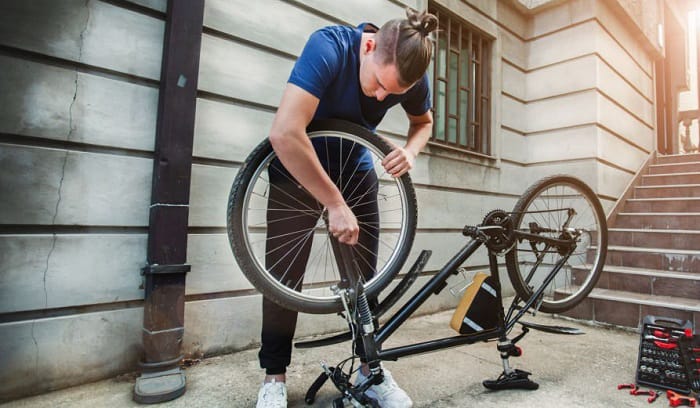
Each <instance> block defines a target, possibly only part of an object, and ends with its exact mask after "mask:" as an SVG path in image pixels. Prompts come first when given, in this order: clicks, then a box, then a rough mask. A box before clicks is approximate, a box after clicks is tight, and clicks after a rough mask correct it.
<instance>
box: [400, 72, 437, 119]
mask: <svg viewBox="0 0 700 408" xmlns="http://www.w3.org/2000/svg"><path fill="white" fill-rule="evenodd" d="M429 84H430V81H429V80H428V74H427V73H426V74H424V75H423V78H421V79H420V80H419V81H418V82H417V83H416V84H415V85H414V86H413V88H411V89H410V90H409V91H408V95H406V99H405V100H404V101H403V102H401V106H402V107H403V109H404V110H405V111H406V113H408V114H409V115H413V116H420V115H422V114H424V113H425V112H427V111H428V110H430V108H431V107H432V105H433V103H432V96H431V93H430V85H429Z"/></svg>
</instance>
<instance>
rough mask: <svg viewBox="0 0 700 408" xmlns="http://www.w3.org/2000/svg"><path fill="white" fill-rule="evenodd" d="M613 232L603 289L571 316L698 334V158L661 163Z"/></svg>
mask: <svg viewBox="0 0 700 408" xmlns="http://www.w3.org/2000/svg"><path fill="white" fill-rule="evenodd" d="M631 188H632V189H633V191H629V192H628V193H629V194H627V196H628V197H629V198H627V199H626V200H625V201H624V202H623V203H622V206H621V207H619V211H614V214H613V215H612V217H610V219H611V220H610V222H609V224H610V225H608V231H609V235H608V236H609V239H608V241H609V242H608V257H607V261H606V265H605V268H604V270H603V274H602V275H601V277H600V281H599V282H598V286H597V288H596V289H594V290H593V292H592V293H591V294H590V295H589V297H588V298H587V299H586V300H584V301H583V302H582V303H581V304H580V305H579V306H577V307H576V308H574V309H573V310H571V311H570V312H567V313H566V315H567V316H570V317H575V318H580V319H586V320H594V321H597V322H602V323H609V324H614V325H620V326H627V327H633V328H637V327H640V323H641V320H642V319H643V318H644V316H646V315H655V316H665V317H672V318H677V319H682V320H690V321H691V322H694V324H695V327H696V328H698V329H700V154H687V155H673V156H659V157H657V158H656V160H655V161H654V162H653V163H652V164H651V165H649V166H648V168H647V169H646V170H645V171H643V172H642V174H640V177H639V178H638V182H637V183H636V185H634V186H633V187H631Z"/></svg>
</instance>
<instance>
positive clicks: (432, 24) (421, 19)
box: [406, 8, 438, 37]
mask: <svg viewBox="0 0 700 408" xmlns="http://www.w3.org/2000/svg"><path fill="white" fill-rule="evenodd" d="M406 17H407V18H408V23H409V24H410V25H411V27H412V28H413V29H415V30H416V31H418V32H419V33H421V35H423V36H424V37H427V36H428V35H429V34H430V33H432V32H433V31H435V30H436V29H437V27H438V19H437V17H435V15H433V14H430V13H428V11H427V10H423V11H420V12H417V11H414V10H411V9H410V8H406Z"/></svg>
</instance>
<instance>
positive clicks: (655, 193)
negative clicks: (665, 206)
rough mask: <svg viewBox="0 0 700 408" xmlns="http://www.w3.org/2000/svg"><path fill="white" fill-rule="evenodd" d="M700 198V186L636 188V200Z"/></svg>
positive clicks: (674, 185) (678, 185)
mask: <svg viewBox="0 0 700 408" xmlns="http://www.w3.org/2000/svg"><path fill="white" fill-rule="evenodd" d="M669 197H700V184H670V185H666V186H636V187H635V188H634V198H669Z"/></svg>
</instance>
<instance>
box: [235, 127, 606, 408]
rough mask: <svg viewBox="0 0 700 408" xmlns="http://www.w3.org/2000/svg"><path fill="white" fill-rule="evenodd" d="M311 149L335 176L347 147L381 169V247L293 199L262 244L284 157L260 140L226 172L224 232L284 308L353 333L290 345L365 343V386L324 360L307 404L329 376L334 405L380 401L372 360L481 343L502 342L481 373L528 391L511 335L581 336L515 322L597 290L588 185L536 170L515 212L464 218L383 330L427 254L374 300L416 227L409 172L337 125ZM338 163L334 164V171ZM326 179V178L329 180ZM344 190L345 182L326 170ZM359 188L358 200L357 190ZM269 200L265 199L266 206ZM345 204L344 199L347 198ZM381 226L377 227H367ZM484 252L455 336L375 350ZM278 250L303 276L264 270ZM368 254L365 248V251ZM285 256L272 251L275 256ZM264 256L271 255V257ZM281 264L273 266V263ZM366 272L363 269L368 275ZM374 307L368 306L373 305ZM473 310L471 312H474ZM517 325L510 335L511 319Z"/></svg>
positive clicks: (594, 205)
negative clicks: (373, 389)
mask: <svg viewBox="0 0 700 408" xmlns="http://www.w3.org/2000/svg"><path fill="white" fill-rule="evenodd" d="M307 133H308V135H309V137H310V138H311V139H312V141H313V143H314V145H315V146H319V145H322V146H324V147H325V150H326V151H328V149H329V148H330V149H333V150H334V151H335V153H336V154H335V155H334V156H335V157H336V158H337V159H338V161H337V162H334V163H333V164H327V171H328V172H329V174H332V175H333V176H334V177H338V175H339V174H344V169H345V163H344V162H343V161H344V160H345V159H348V160H349V159H350V157H351V156H352V155H353V154H358V151H360V152H362V154H369V155H370V156H371V158H372V163H374V167H375V171H376V172H377V174H378V178H377V183H376V188H377V191H378V192H377V199H376V205H377V213H378V215H379V217H378V220H376V219H375V220H374V222H373V223H364V222H363V221H362V220H358V222H359V224H360V228H361V229H365V230H366V231H371V232H372V233H373V234H375V235H376V237H377V240H378V243H379V244H378V245H377V248H378V249H377V251H374V253H372V254H370V256H369V258H371V259H367V258H368V255H367V254H368V248H356V247H351V246H347V245H343V244H340V243H339V242H338V241H337V240H336V239H335V238H333V237H332V235H331V234H329V233H328V230H327V225H326V224H327V219H326V218H325V217H324V215H325V210H324V209H323V208H322V207H321V206H319V205H316V206H313V205H308V204H305V205H303V206H302V205H300V206H299V207H300V208H284V209H283V210H284V211H286V212H284V214H285V216H286V217H289V218H284V217H282V218H275V219H274V222H285V221H289V219H291V217H305V219H308V220H310V221H308V222H307V224H308V225H306V226H305V228H303V230H300V231H294V233H290V234H289V235H288V236H285V237H284V238H285V239H282V240H279V239H278V240H276V241H280V245H279V246H277V247H272V246H271V244H270V243H269V242H267V229H268V227H269V226H270V225H269V224H268V221H269V220H271V219H272V218H270V213H271V212H272V211H275V210H277V211H279V210H280V209H279V208H276V205H275V203H274V202H273V201H274V199H271V198H270V197H271V196H272V195H273V194H274V192H275V189H276V186H275V184H274V183H270V180H269V177H268V174H269V173H270V171H273V172H275V173H276V172H278V171H279V170H280V169H279V166H281V164H280V163H279V162H278V161H277V160H276V159H275V154H274V151H273V149H272V147H271V145H270V144H269V142H268V141H267V140H265V141H263V142H262V143H261V144H260V145H259V146H258V147H257V148H256V149H254V150H253V152H252V153H251V154H250V155H249V157H248V159H247V160H246V162H245V163H244V165H243V167H242V168H241V169H240V171H239V172H238V175H237V176H236V179H235V180H234V183H233V186H232V188H231V193H230V196H229V203H228V204H229V205H228V211H227V230H228V235H229V241H230V244H231V247H232V250H233V253H234V256H235V258H236V260H237V262H238V264H239V266H240V267H241V270H242V272H243V273H244V275H245V276H246V277H247V278H248V280H249V281H250V282H251V283H252V284H253V286H254V287H255V288H256V289H258V290H259V291H260V292H261V293H262V294H263V295H264V296H267V297H268V298H269V299H270V300H272V301H274V302H276V303H278V304H280V305H282V306H284V307H287V308H289V309H292V310H296V311H299V312H306V313H339V314H340V315H341V316H343V317H345V318H346V320H347V322H348V327H349V328H350V330H349V331H348V332H347V333H343V334H341V335H336V336H333V337H330V338H327V339H322V340H316V341H309V342H305V343H297V344H296V347H315V346H320V345H325V344H331V343H335V342H339V341H345V340H348V339H352V340H353V344H355V343H361V344H362V345H363V348H364V357H365V359H366V360H367V361H368V362H369V367H370V375H369V377H368V378H367V380H366V381H365V382H364V383H362V384H353V383H352V382H351V376H352V374H353V367H354V359H355V358H356V356H355V355H354V354H353V355H352V356H351V358H350V359H348V360H349V361H352V362H353V364H351V368H350V370H349V371H348V372H346V371H345V370H344V366H345V364H346V362H347V361H348V360H345V361H343V362H341V363H340V364H338V365H337V366H335V367H328V366H325V365H324V367H323V370H324V371H323V373H322V374H321V375H320V376H319V378H318V379H317V380H316V382H314V384H313V385H312V386H311V387H310V388H309V391H308V392H307V395H306V402H307V403H309V404H311V403H313V401H314V399H315V395H316V392H317V391H318V389H319V388H320V387H321V386H322V385H323V383H324V382H325V381H326V380H328V379H331V380H332V382H333V383H334V384H335V386H336V388H337V389H338V390H339V391H340V392H341V397H339V398H338V399H336V400H335V401H334V404H335V406H343V401H344V400H347V401H350V402H352V403H353V404H354V405H356V406H377V405H376V401H374V400H371V399H370V398H368V397H367V396H366V395H365V393H364V392H365V391H366V390H367V389H368V388H369V387H370V386H371V385H373V384H378V383H380V382H381V381H382V369H381V366H380V364H379V363H380V361H382V360H397V359H398V358H401V357H404V356H408V355H413V354H418V353H423V352H428V351H434V350H438V349H443V348H447V347H453V346H457V345H462V344H472V343H475V342H480V341H488V340H498V345H497V350H498V351H499V353H500V356H501V359H502V363H503V372H502V373H501V375H500V376H499V377H498V378H497V379H496V380H487V381H484V383H483V384H484V386H486V387H487V388H489V389H506V388H524V389H535V388H537V384H536V383H535V382H533V381H532V380H530V379H529V375H530V373H528V372H526V371H523V370H519V369H513V368H511V367H510V364H509V358H510V357H517V356H519V355H521V350H520V348H519V347H518V346H516V343H517V342H518V341H519V340H520V339H522V338H523V337H524V336H525V334H527V332H528V331H529V329H538V330H545V331H549V332H554V333H562V334H579V333H580V332H579V331H577V330H574V329H570V328H566V327H560V326H544V325H537V324H533V323H526V322H522V321H520V319H521V318H522V317H523V315H524V314H525V313H528V312H529V313H533V314H534V313H536V312H538V311H542V312H545V313H561V312H564V311H567V310H569V309H571V308H573V307H574V306H576V305H577V304H579V303H580V302H581V301H582V300H583V299H585V297H586V296H587V295H588V294H589V293H590V291H591V290H592V289H593V287H594V286H595V284H596V282H597V280H598V278H599V276H600V273H601V271H602V268H603V264H604V262H605V256H606V253H607V226H606V220H605V215H604V212H603V209H602V206H601V204H600V202H599V200H598V198H597V196H596V195H595V193H594V192H593V191H592V190H591V189H590V188H589V187H588V186H587V185H586V184H585V183H583V182H582V181H580V180H579V179H577V178H574V177H572V176H567V175H556V176H551V177H547V178H544V179H542V180H540V181H538V182H536V183H535V184H534V185H532V186H531V187H530V188H528V189H527V190H526V191H525V192H524V193H523V194H522V196H521V197H520V199H519V200H518V201H517V203H516V204H515V206H514V208H513V210H512V211H511V212H506V211H504V210H500V209H497V210H493V211H490V212H488V213H487V214H486V216H485V217H484V220H483V222H482V223H481V224H480V225H477V226H465V227H464V229H463V231H462V234H463V235H464V236H465V237H468V238H470V240H469V241H468V242H467V243H466V244H465V245H464V246H463V247H462V249H461V250H459V251H458V252H457V254H455V255H454V256H453V257H452V258H451V259H450V260H449V261H448V262H447V263H446V264H445V265H444V266H443V267H442V268H441V269H440V271H439V272H437V273H436V274H435V275H434V276H433V277H432V278H430V279H429V280H428V282H426V283H425V284H424V286H423V287H422V288H420V289H419V290H418V291H417V292H416V293H415V294H414V295H413V297H411V299H409V300H407V301H406V302H405V303H404V304H403V305H402V306H401V307H400V308H399V310H398V311H397V312H396V313H395V314H394V315H393V316H392V317H390V318H389V319H388V320H387V321H386V322H385V323H384V324H383V325H382V326H381V327H379V325H378V319H379V317H381V316H382V315H383V314H384V313H386V312H387V311H388V310H389V308H391V307H392V306H393V305H395V304H396V303H397V302H398V300H399V299H400V298H401V297H402V296H403V295H404V294H405V293H406V291H407V290H408V288H409V287H410V286H411V285H412V284H413V283H414V282H415V281H416V279H417V277H418V274H419V273H420V272H421V270H422V269H423V267H424V266H425V264H426V263H427V261H428V258H429V257H430V255H431V252H430V251H425V250H424V251H422V252H421V254H420V255H419V256H418V258H417V260H416V261H415V263H414V264H413V266H412V267H411V268H410V270H409V271H408V272H407V273H406V274H405V275H404V277H403V278H402V279H401V280H400V281H399V282H398V284H397V286H396V287H395V288H394V289H393V290H392V291H391V292H390V293H389V294H388V295H387V296H385V297H384V298H383V299H382V300H381V301H379V300H378V299H379V297H380V294H381V292H382V290H383V289H385V288H386V286H387V285H388V284H389V283H390V282H391V281H392V280H393V279H394V277H395V276H396V275H397V274H398V273H399V271H400V269H401V267H402V266H403V264H404V263H405V261H406V259H407V257H408V255H409V250H410V247H411V245H412V243H413V237H414V234H415V230H416V224H417V221H416V220H417V204H416V195H415V190H414V188H413V185H412V182H411V179H410V176H409V175H408V174H404V175H403V176H401V177H399V178H392V177H389V176H388V175H386V174H385V173H383V168H382V167H381V159H382V158H383V157H384V156H385V155H386V154H388V153H389V152H390V151H391V150H392V147H391V146H390V145H389V144H388V143H387V142H385V141H384V140H382V139H381V138H379V137H378V136H376V135H374V134H372V133H370V132H369V131H367V130H366V129H364V128H362V127H360V126H357V125H354V124H351V123H347V122H343V121H336V120H330V121H319V122H314V123H312V124H311V125H310V126H309V128H308V129H307ZM339 170H340V171H339ZM332 178H333V177H332ZM333 179H334V180H335V181H336V182H337V185H338V187H339V189H340V190H341V191H343V192H344V193H345V192H346V190H345V189H346V188H348V186H347V185H345V183H344V181H343V180H342V178H338V179H336V178H333ZM355 193H357V196H353V194H355ZM348 196H349V197H354V198H355V201H352V200H350V199H347V198H346V201H348V203H350V202H351V201H352V202H354V203H360V202H363V200H364V201H366V200H365V196H364V195H363V192H354V191H353V192H350V193H349V194H348ZM268 200H270V202H268ZM351 208H352V206H351ZM375 224H377V225H375ZM482 245H483V246H485V247H486V248H487V250H488V259H489V270H490V274H488V275H487V274H484V273H481V274H477V275H476V276H475V278H474V280H473V282H472V284H471V285H470V286H469V288H468V289H467V290H466V292H465V295H464V297H463V298H462V301H461V302H460V305H459V306H458V308H457V312H456V313H455V316H454V317H453V321H452V322H451V325H452V327H453V328H454V329H455V330H456V331H458V332H459V334H458V335H456V336H453V337H448V338H442V339H435V340H431V341H427V342H422V343H417V344H410V345H406V346H400V347H394V348H390V349H386V350H384V349H382V344H383V343H384V342H385V341H386V340H387V339H388V338H389V337H390V336H391V334H392V333H394V332H395V331H396V330H397V329H398V328H399V327H400V326H401V325H402V324H403V323H404V322H405V321H406V320H407V319H408V318H409V317H410V316H411V315H412V314H413V313H414V312H415V311H416V310H417V309H418V308H419V307H420V306H421V305H422V304H423V303H424V302H425V301H426V300H427V299H428V298H429V297H430V296H432V295H433V294H438V293H439V292H440V291H441V290H443V289H444V288H445V287H446V286H447V283H446V281H447V279H448V278H449V277H451V276H452V275H455V274H457V273H459V268H460V266H461V265H462V264H463V263H464V262H465V261H466V260H467V259H468V258H469V257H470V256H471V255H472V254H474V253H475V252H476V251H477V250H478V249H479V248H480V247H481V246H482ZM275 251H281V252H283V253H284V254H285V255H284V257H288V259H296V258H297V257H299V256H304V255H307V254H308V255H307V259H308V261H307V262H306V272H305V274H304V275H303V276H302V278H300V279H298V280H296V281H291V280H290V279H288V275H287V272H288V271H287V272H284V273H280V272H279V271H277V272H275V273H273V272H271V269H272V267H273V266H272V265H267V264H266V256H267V255H269V254H270V253H272V252H275ZM369 252H371V251H369ZM499 256H503V257H505V266H506V270H507V272H508V276H509V279H510V281H511V284H512V286H513V289H514V291H515V296H514V298H513V300H512V301H511V304H510V306H509V307H508V310H507V312H506V310H505V308H504V306H503V299H502V297H501V284H500V277H499V267H498V260H497V257H499ZM284 257H283V258H280V261H281V260H282V259H284ZM268 261H269V259H268ZM280 261H278V262H280ZM368 269H369V271H370V273H369V274H368V273H367V270H368ZM371 305H372V306H371ZM470 313H471V314H470ZM518 323H519V324H520V325H521V326H522V333H520V334H518V335H516V336H515V337H513V338H509V337H508V336H509V335H510V333H511V331H512V330H513V328H514V326H515V325H516V324H518Z"/></svg>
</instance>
